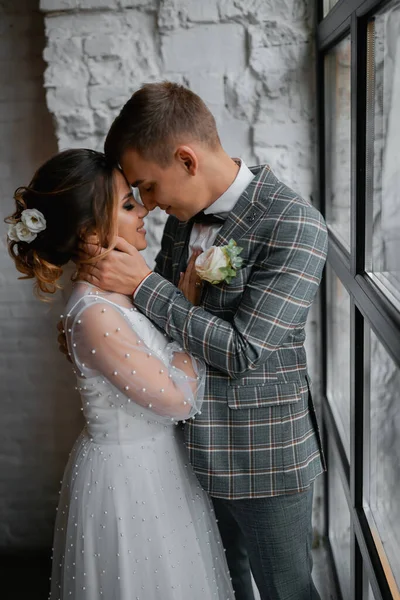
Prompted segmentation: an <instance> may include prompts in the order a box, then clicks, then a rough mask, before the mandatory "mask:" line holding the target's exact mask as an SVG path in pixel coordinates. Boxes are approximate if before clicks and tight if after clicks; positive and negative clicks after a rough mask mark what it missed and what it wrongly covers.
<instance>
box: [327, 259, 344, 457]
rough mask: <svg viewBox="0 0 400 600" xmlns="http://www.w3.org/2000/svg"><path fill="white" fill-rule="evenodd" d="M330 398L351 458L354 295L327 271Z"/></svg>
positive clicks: (332, 273)
mask: <svg viewBox="0 0 400 600" xmlns="http://www.w3.org/2000/svg"><path fill="white" fill-rule="evenodd" d="M326 277H327V286H328V297H327V317H328V323H327V329H328V335H327V341H328V343H327V353H328V356H327V397H328V400H329V403H330V405H331V408H332V412H333V414H334V417H335V420H336V424H337V427H338V430H339V433H340V436H341V438H342V443H343V445H344V447H345V450H346V453H347V456H348V457H349V455H350V296H349V294H348V292H347V291H346V288H345V287H344V286H343V284H342V283H341V281H340V279H339V278H338V277H337V276H336V275H335V272H334V271H333V269H332V268H331V267H330V265H328V266H327V269H326Z"/></svg>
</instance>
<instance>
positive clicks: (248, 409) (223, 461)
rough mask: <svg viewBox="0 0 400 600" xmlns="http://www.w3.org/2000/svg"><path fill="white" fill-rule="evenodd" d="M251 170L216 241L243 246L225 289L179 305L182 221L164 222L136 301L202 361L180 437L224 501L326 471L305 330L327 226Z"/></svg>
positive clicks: (274, 490)
mask: <svg viewBox="0 0 400 600" xmlns="http://www.w3.org/2000/svg"><path fill="white" fill-rule="evenodd" d="M252 172H253V173H254V174H255V178H254V179H253V181H252V182H251V183H250V185H249V186H248V187H247V189H246V190H245V191H244V193H243V194H242V196H241V197H240V198H239V200H238V202H237V203H236V205H235V207H234V209H233V211H232V212H231V213H230V215H229V217H228V219H227V220H226V222H225V223H224V225H223V227H222V229H221V230H220V232H219V234H218V236H217V238H216V240H215V242H214V244H215V245H224V244H227V243H228V242H229V240H230V239H234V240H235V241H236V242H237V244H238V245H239V246H241V247H242V248H243V251H242V253H241V257H242V258H243V266H242V268H241V269H240V270H239V271H238V273H237V275H236V277H235V278H234V279H233V280H232V281H231V283H230V284H229V285H228V284H226V283H225V282H224V283H220V284H218V285H212V284H208V283H205V285H204V287H203V290H202V296H201V302H200V306H193V305H192V304H191V303H190V302H188V301H187V300H186V299H185V297H184V296H183V295H182V293H181V292H180V291H179V290H178V289H177V288H176V287H175V285H174V284H177V282H178V280H179V273H180V271H181V270H182V264H183V262H184V261H185V260H186V259H187V257H186V256H185V252H187V240H188V237H189V236H190V225H189V224H188V223H183V222H180V221H178V220H177V219H176V218H175V217H170V218H169V219H168V221H167V223H166V226H165V230H164V236H163V239H162V247H161V251H160V253H159V254H158V256H157V259H156V265H157V266H156V270H155V272H154V273H153V274H151V275H150V276H149V277H148V278H147V279H146V280H145V282H144V283H143V284H142V286H141V287H140V289H139V290H138V293H137V294H136V297H135V304H136V306H137V307H138V308H139V309H140V310H141V311H142V312H143V313H144V314H146V315H147V316H148V317H149V318H150V319H151V320H152V321H153V322H154V323H155V324H157V325H158V326H159V327H160V328H161V329H162V330H164V331H165V332H166V333H167V334H168V336H170V337H171V338H173V339H174V340H176V341H178V342H179V343H180V344H181V345H182V346H183V347H184V348H185V349H186V350H187V351H188V352H190V353H192V354H194V355H196V356H199V357H201V358H203V359H204V360H205V362H206V363H207V365H208V374H207V385H206V392H205V399H204V405H203V408H202V413H201V415H197V416H196V418H195V420H193V421H190V422H187V423H186V424H185V438H186V444H187V447H188V450H189V453H190V459H191V462H192V465H193V467H194V470H195V472H196V474H197V476H198V478H199V480H200V482H201V484H202V486H203V487H204V488H205V489H206V490H207V491H208V492H209V494H211V495H212V496H215V497H219V498H228V499H241V498H257V497H265V496H274V495H279V494H288V493H293V492H298V491H301V490H304V489H305V488H307V487H308V486H309V485H310V483H311V482H312V481H313V480H314V479H315V478H316V477H317V476H318V475H319V474H320V473H321V472H322V471H323V469H324V465H323V457H322V452H321V445H320V439H319V433H318V427H317V423H316V418H315V411H314V407H313V404H312V399H311V391H310V380H309V377H308V374H307V362H306V354H305V349H304V339H305V333H304V327H305V324H306V319H307V315H308V311H309V308H310V306H311V304H312V302H313V299H314V297H315V293H316V291H317V289H318V286H319V284H320V280H321V274H322V270H323V267H324V264H325V259H326V252H327V232H326V227H325V223H324V220H323V218H322V216H321V215H320V213H319V212H318V211H317V210H316V209H315V208H313V207H312V206H311V205H310V204H309V203H308V202H306V201H305V200H303V199H302V198H300V197H299V196H298V195H296V194H295V193H294V192H293V191H292V190H291V189H289V188H288V187H287V186H286V185H284V184H283V183H282V182H280V181H279V180H278V179H277V178H276V177H275V175H274V174H273V173H272V171H271V169H270V168H269V167H268V166H259V167H254V168H252ZM171 282H172V283H171Z"/></svg>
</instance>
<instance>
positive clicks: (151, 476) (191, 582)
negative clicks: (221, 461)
mask: <svg viewBox="0 0 400 600" xmlns="http://www.w3.org/2000/svg"><path fill="white" fill-rule="evenodd" d="M50 598H51V600H66V599H67V598H72V599H73V600H99V598H104V599H105V600H161V599H162V600H209V599H215V598H216V599H218V600H232V599H233V598H234V594H233V591H232V587H231V582H230V577H229V573H228V568H227V564H226V560H225V553H224V550H223V547H222V543H221V539H220V536H219V532H218V528H217V524H216V521H215V517H214V513H213V510H212V506H211V503H210V500H209V498H208V496H207V494H206V493H205V492H204V490H203V489H202V488H201V487H200V485H199V483H198V481H197V478H196V476H195V475H194V473H193V471H192V468H191V466H190V464H189V462H188V460H187V456H186V449H185V447H184V445H183V442H182V439H181V437H180V431H179V430H178V428H174V427H168V428H167V429H166V430H165V431H164V433H163V434H161V435H156V436H154V437H149V438H148V439H141V440H140V441H138V442H132V443H128V444H127V443H124V444H118V443H107V444H104V443H101V444H98V443H96V442H95V441H94V440H92V439H90V437H89V436H88V434H87V432H86V431H83V432H82V434H81V436H80V437H79V438H78V440H77V442H76V443H75V446H74V448H73V450H72V452H71V455H70V459H69V461H68V464H67V467H66V470H65V473H64V478H63V484H62V488H61V495H60V501H59V506H58V512H57V519H56V526H55V533H54V547H53V567H52V579H51V592H50Z"/></svg>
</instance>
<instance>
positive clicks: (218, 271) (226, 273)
mask: <svg viewBox="0 0 400 600" xmlns="http://www.w3.org/2000/svg"><path fill="white" fill-rule="evenodd" d="M242 250H243V248H240V247H239V246H238V245H237V244H236V242H235V240H230V241H229V244H227V245H226V246H211V248H209V249H208V250H206V251H205V252H203V253H202V254H200V255H199V256H198V257H197V259H196V262H195V269H196V272H197V275H198V276H199V277H200V279H204V281H208V282H209V283H213V284H216V283H221V281H226V283H230V282H231V280H232V279H233V278H234V277H235V276H236V271H237V270H238V269H240V267H241V266H242V263H243V259H242V258H240V256H239V254H240V253H241V252H242Z"/></svg>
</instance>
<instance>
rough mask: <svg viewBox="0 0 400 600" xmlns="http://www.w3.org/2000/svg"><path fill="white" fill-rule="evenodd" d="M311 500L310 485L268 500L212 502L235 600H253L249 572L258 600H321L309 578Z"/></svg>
mask: <svg viewBox="0 0 400 600" xmlns="http://www.w3.org/2000/svg"><path fill="white" fill-rule="evenodd" d="M312 498H313V486H312V485H311V486H310V487H309V488H308V489H307V490H306V491H303V492H300V493H295V494H289V495H284V496H273V497H269V498H254V499H244V500H225V499H221V498H212V500H213V504H214V509H215V513H216V517H217V519H218V526H219V529H220V533H221V537H222V542H223V544H224V547H225V550H226V558H227V561H228V566H229V570H230V573H231V577H232V583H233V588H234V590H235V598H236V600H254V594H253V590H252V583H251V577H250V568H251V572H252V573H253V576H254V579H255V582H256V585H257V588H258V590H259V592H260V596H261V600H320V597H319V594H318V592H317V590H316V588H315V586H314V583H313V580H312V577H311V570H312V555H311V544H312V525H311V516H312ZM249 563H250V564H249ZM249 567H250V568H249Z"/></svg>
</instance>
